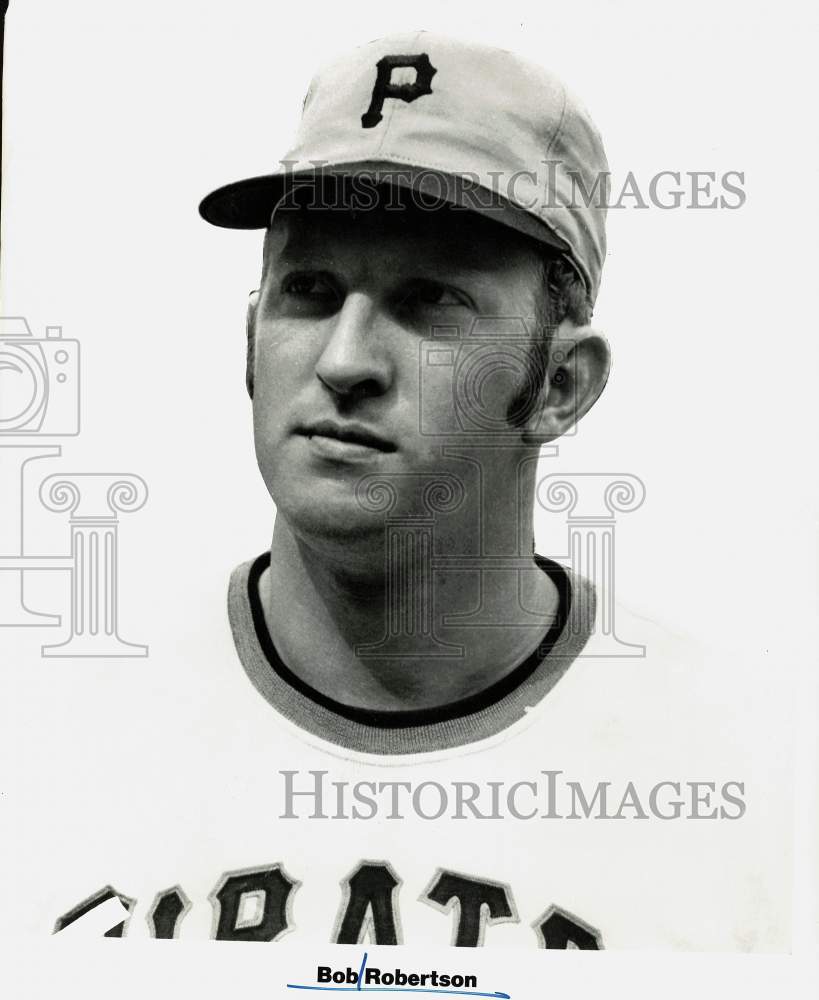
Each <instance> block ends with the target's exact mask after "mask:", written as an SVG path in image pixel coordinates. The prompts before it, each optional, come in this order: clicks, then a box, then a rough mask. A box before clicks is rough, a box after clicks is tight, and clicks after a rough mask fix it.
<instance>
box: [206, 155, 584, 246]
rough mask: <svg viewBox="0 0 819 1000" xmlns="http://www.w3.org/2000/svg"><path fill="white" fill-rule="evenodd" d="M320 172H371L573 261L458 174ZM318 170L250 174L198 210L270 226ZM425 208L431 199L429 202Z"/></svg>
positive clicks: (538, 225)
mask: <svg viewBox="0 0 819 1000" xmlns="http://www.w3.org/2000/svg"><path fill="white" fill-rule="evenodd" d="M319 174H320V175H321V176H333V177H353V176H357V177H361V175H367V176H368V177H370V178H371V179H372V180H374V181H375V182H376V183H381V184H383V183H393V184H398V185H399V186H401V187H405V188H411V189H413V190H415V191H417V192H419V193H420V194H422V195H423V196H424V197H425V198H426V199H432V200H433V201H434V200H438V201H441V202H443V203H446V204H450V205H455V206H457V207H459V208H464V209H469V210H471V211H475V212H478V213H479V214H481V215H484V216H486V217H487V218H490V219H492V220H494V221H495V222H498V223H500V224H502V225H505V226H508V227H509V228H511V229H514V230H516V231H517V232H519V233H523V234H524V235H526V236H529V237H531V238H532V239H535V240H537V241H538V242H540V243H545V244H547V245H549V246H552V247H554V248H555V249H557V250H560V251H562V252H563V253H564V254H566V255H567V256H568V257H569V259H570V260H571V252H570V249H569V246H568V244H567V243H566V242H565V241H564V240H562V239H561V238H560V237H559V236H558V235H557V234H556V233H555V232H554V231H553V230H552V229H550V228H549V227H548V226H547V225H546V224H545V223H544V222H542V221H541V220H540V219H539V218H538V217H537V216H535V215H533V214H532V213H531V212H529V211H527V210H526V209H524V208H522V207H520V206H518V205H515V204H514V203H512V202H510V201H508V200H507V199H505V198H503V197H501V196H500V195H498V194H497V193H495V192H491V191H489V190H488V189H487V188H482V189H480V188H478V189H476V188H475V186H474V185H473V186H472V187H466V186H465V185H464V184H463V183H457V180H458V179H457V178H453V177H451V176H450V175H445V174H440V173H436V172H435V171H432V170H429V169H427V168H421V167H418V168H412V167H407V166H406V165H403V166H401V167H400V168H398V167H396V166H395V165H394V164H360V163H357V164H354V165H349V164H340V165H338V166H333V167H322V169H321V171H320V172H319ZM316 176H317V172H316V171H315V170H305V171H299V172H291V173H278V174H267V175H264V176H261V177H248V178H247V179H245V180H241V181H235V182H234V183H233V184H226V185H224V186H223V187H220V188H217V189H216V190H215V191H211V193H210V194H209V195H207V196H206V197H205V198H203V199H202V202H201V203H200V205H199V214H200V215H201V216H202V218H203V219H205V221H206V222H210V223H211V224H212V225H214V226H221V227H223V228H226V229H267V228H268V226H269V225H270V222H271V218H272V215H273V212H274V210H275V209H276V207H277V206H278V205H279V204H280V202H281V201H282V199H283V198H284V196H285V195H286V194H287V192H288V190H292V189H293V188H296V187H299V186H301V185H304V184H312V183H315V178H316ZM427 207H429V206H428V203H427Z"/></svg>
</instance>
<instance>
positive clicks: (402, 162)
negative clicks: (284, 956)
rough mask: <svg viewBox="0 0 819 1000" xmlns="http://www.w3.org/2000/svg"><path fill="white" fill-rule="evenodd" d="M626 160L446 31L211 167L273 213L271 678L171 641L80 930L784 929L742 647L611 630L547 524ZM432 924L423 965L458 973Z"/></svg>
mask: <svg viewBox="0 0 819 1000" xmlns="http://www.w3.org/2000/svg"><path fill="white" fill-rule="evenodd" d="M605 169H606V167H605V158H604V155H603V151H602V146H601V144H600V139H599V137H598V135H597V133H596V131H595V130H594V127H593V126H592V125H591V123H590V121H589V119H588V117H587V115H586V113H585V112H584V111H583V110H582V109H581V108H580V106H579V105H578V104H577V103H576V102H575V101H574V100H573V98H571V97H570V96H569V95H568V94H567V92H566V91H565V90H564V88H563V87H562V85H561V84H559V83H558V82H557V81H555V80H554V78H552V77H551V76H549V75H547V74H544V73H542V72H541V71H540V70H537V69H535V68H533V67H531V66H528V65H526V64H524V63H522V62H521V61H519V60H518V59H516V58H515V57H513V56H511V55H509V54H508V53H505V52H499V51H497V50H494V49H488V48H484V47H479V46H472V45H465V44H462V43H459V42H455V41H452V40H450V39H444V38H439V37H436V36H432V35H427V34H425V33H420V34H414V35H403V36H398V37H391V38H386V39H382V40H380V41H377V42H373V43H371V44H369V45H367V46H364V47H362V48H360V49H358V50H356V51H355V52H354V53H352V54H350V55H348V56H346V57H345V58H343V59H342V60H340V61H339V62H337V63H335V64H333V65H332V66H330V67H329V68H327V69H326V70H324V71H322V72H321V73H320V74H319V75H318V76H317V77H316V79H315V80H314V81H313V84H312V86H311V88H310V92H309V94H308V97H307V100H306V102H305V109H304V117H303V123H302V128H301V132H300V136H299V140H298V143H297V146H296V148H295V149H294V150H293V151H292V153H291V154H289V155H288V157H287V162H286V164H285V167H284V169H282V170H281V171H279V172H278V173H276V174H274V175H270V176H268V177H262V178H255V179H251V180H249V181H244V182H239V183H238V184H234V185H229V186H228V187H225V188H221V189H219V190H218V191H216V192H214V193H213V194H211V195H209V196H208V197H207V198H206V199H205V200H204V202H203V203H202V205H201V211H202V214H203V215H204V217H205V218H206V219H208V220H209V221H211V222H214V223H216V224H218V225H225V226H234V227H251V228H252V227H256V228H260V229H264V230H265V238H264V251H263V269H262V278H261V282H260V285H259V288H258V290H257V291H256V292H254V293H253V294H252V296H251V300H250V306H249V312H248V324H247V332H248V370H247V375H248V388H249V391H250V395H251V397H252V401H253V422H254V431H255V441H256V453H257V456H258V462H259V467H260V470H261V472H262V476H263V478H264V481H265V484H266V485H267V488H268V490H269V492H270V495H271V497H272V499H273V500H274V501H275V503H276V508H277V511H276V519H275V524H274V528H273V538H272V544H271V547H270V551H269V553H265V554H264V555H262V556H260V557H259V558H257V559H256V560H254V561H252V562H251V563H247V564H244V565H243V566H241V567H239V569H238V570H237V571H236V572H235V573H234V575H233V578H232V580H231V584H230V593H229V598H228V605H229V608H228V609H229V617H230V626H231V629H232V638H233V641H234V642H235V647H236V649H237V650H238V653H239V658H240V659H241V662H242V664H243V666H244V668H245V671H246V673H247V675H248V677H249V679H250V681H251V682H252V683H247V682H246V680H245V678H243V677H242V676H241V675H239V674H237V664H236V662H235V654H234V652H233V648H232V645H231V638H230V636H229V635H228V634H227V629H226V628H225V629H224V631H223V632H217V634H214V635H213V636H210V634H209V638H208V644H207V645H208V654H207V656H206V657H204V658H203V662H202V663H201V664H199V663H197V664H193V665H191V664H187V665H184V666H183V667H182V668H181V669H179V670H177V671H172V670H168V671H165V672H164V674H163V680H162V685H163V687H162V696H161V697H159V698H152V706H153V708H152V713H151V717H150V718H146V719H144V720H143V719H141V718H136V719H134V720H133V721H132V722H131V723H130V730H129V736H130V740H129V743H128V746H130V747H134V746H136V747H139V748H140V752H139V753H138V754H136V753H133V754H132V756H131V758H127V757H126V759H125V760H124V761H121V762H120V766H119V768H118V774H119V778H118V780H119V783H120V786H121V787H122V788H123V789H125V790H127V807H128V813H129V815H130V814H131V813H132V812H134V813H135V814H136V815H145V816H150V817H151V818H152V822H151V823H142V824H141V825H140V826H139V828H138V829H134V830H132V829H131V828H130V826H129V824H123V823H119V824H115V823H114V821H113V820H111V819H110V818H109V811H110V810H109V808H108V804H107V802H106V801H105V799H103V800H102V803H101V805H100V809H99V815H96V814H95V816H94V817H89V818H88V819H87V827H88V829H93V830H94V831H95V837H94V841H93V843H91V844H90V845H89V846H87V847H83V845H74V846H73V847H72V849H71V852H70V862H71V863H70V865H69V864H68V863H63V864H60V863H59V862H60V857H59V855H58V856H57V857H56V858H52V857H51V856H49V858H48V859H47V862H48V864H49V865H51V866H52V867H58V868H59V871H60V875H61V886H62V887H61V890H60V892H61V895H60V896H59V898H58V897H57V895H56V891H55V893H54V894H53V897H52V898H51V903H50V905H52V906H53V908H52V909H51V911H50V914H51V919H52V920H53V919H54V915H55V914H60V915H59V916H58V917H57V919H56V924H53V925H52V926H53V927H54V929H55V930H56V931H58V932H60V933H66V932H67V933H78V932H81V931H82V929H83V928H85V929H86V930H88V931H89V932H97V933H105V934H107V935H108V936H123V935H127V936H129V937H130V936H138V935H140V934H142V935H150V936H152V937H157V938H173V937H177V936H179V937H183V938H191V939H192V938H196V937H212V938H217V939H223V940H224V939H227V940H245V941H260V942H271V941H276V942H279V941H281V942H282V943H283V944H285V945H286V944H287V943H288V942H295V943H298V944H302V945H308V946H310V947H311V949H314V950H315V955H316V957H317V959H319V962H318V967H317V972H316V982H315V983H312V984H311V983H306V984H301V985H307V986H317V987H319V988H321V987H320V984H321V983H328V982H333V983H337V982H339V980H338V979H337V978H333V975H334V972H335V973H336V974H339V975H341V977H342V980H343V982H344V983H345V984H355V982H356V980H355V979H354V978H350V977H352V976H353V975H354V974H355V970H352V966H350V971H349V972H347V971H346V970H343V969H342V970H341V971H339V969H338V968H337V969H335V970H332V969H330V967H329V966H328V965H327V964H326V962H327V961H329V959H325V958H324V956H325V955H326V954H327V945H328V944H329V943H338V944H362V943H364V942H371V943H375V944H380V945H387V944H393V945H394V944H407V945H412V946H416V947H418V948H422V947H423V948H429V947H430V946H432V947H435V946H438V945H441V944H446V943H447V941H449V942H451V943H452V944H453V945H457V946H460V947H476V946H479V945H484V944H486V945H487V946H493V947H503V946H512V947H524V948H527V947H528V948H532V947H539V948H550V949H564V948H581V949H587V950H594V949H599V948H601V947H603V946H604V944H605V946H606V947H615V948H617V947H620V948H625V947H640V948H689V949H693V948H728V949H736V948H743V949H755V948H776V947H782V942H783V941H785V940H786V939H787V937H786V935H787V930H786V924H787V916H786V909H785V907H786V902H785V903H783V901H782V898H781V894H777V893H776V892H775V890H774V888H773V885H774V882H775V877H776V874H777V867H776V865H770V864H768V865H766V866H765V868H764V870H762V871H761V870H760V864H759V852H758V848H759V840H760V836H761V831H762V830H763V829H764V831H765V833H766V834H767V833H769V831H770V825H769V823H768V825H766V826H765V827H764V828H763V827H760V826H759V823H760V820H759V818H758V815H757V816H753V815H747V816H746V809H745V802H744V785H743V784H742V780H741V778H742V774H743V771H744V768H745V767H749V768H751V766H752V765H751V761H750V757H749V753H748V750H747V748H745V747H742V748H736V747H734V746H733V745H732V744H731V743H730V741H725V740H722V739H721V738H718V737H720V735H721V727H722V726H723V724H724V717H723V716H721V715H720V714H719V708H720V705H721V704H724V703H725V692H722V693H720V690H719V688H720V683H721V680H720V672H719V669H718V665H717V666H716V667H715V665H714V663H713V662H710V661H708V660H707V659H706V658H703V657H702V656H700V655H699V654H697V655H695V654H694V653H692V652H691V651H690V650H689V649H688V648H687V647H684V646H683V644H682V643H681V642H680V641H679V640H676V639H673V640H670V639H669V637H668V636H664V635H662V634H661V633H659V631H658V630H656V629H654V628H653V627H652V626H650V625H649V624H648V623H646V622H632V626H631V627H632V628H634V629H635V630H638V629H639V631H634V632H633V633H632V635H633V637H634V638H636V639H639V640H640V642H641V643H645V646H646V649H647V650H648V654H649V655H648V656H646V657H645V658H640V657H635V658H631V659H629V658H620V659H617V658H611V657H610V654H609V652H608V651H607V647H606V642H605V640H606V638H607V637H608V638H609V639H610V638H611V634H612V626H611V621H610V620H609V621H607V620H606V619H605V615H603V616H602V618H601V620H600V621H599V622H598V621H596V618H598V617H600V616H599V615H598V613H597V612H596V610H595V594H594V591H593V588H592V587H591V585H590V584H589V583H588V582H586V581H585V580H584V579H583V578H582V576H580V575H579V574H576V573H573V572H570V571H568V570H566V569H565V568H563V567H561V566H560V565H558V564H557V563H555V562H552V561H551V560H548V559H546V558H544V557H542V556H540V555H533V530H532V513H533V507H534V502H535V493H536V486H537V476H536V466H537V459H538V451H539V448H540V446H541V445H542V444H543V443H544V442H550V441H553V440H555V439H556V438H558V437H560V436H561V435H562V434H564V433H565V432H566V431H567V430H568V429H570V428H571V427H572V426H573V425H574V424H575V422H576V421H577V420H578V419H579V418H581V417H582V416H583V415H584V414H585V413H586V412H587V411H588V410H589V408H590V407H591V406H592V405H593V404H594V402H595V400H596V399H597V397H598V396H599V394H600V392H601V390H602V388H603V386H604V383H605V381H606V377H607V373H608V368H609V355H608V348H607V346H606V343H605V340H604V339H603V338H602V336H601V335H600V334H598V333H596V332H594V331H592V330H591V329H590V328H589V326H588V322H589V319H590V315H591V309H592V307H593V305H594V300H595V296H596V294H597V290H598V287H599V280H600V271H601V267H602V262H603V258H604V254H605V240H604V209H603V208H602V207H599V206H598V204H597V200H596V199H595V198H588V199H587V198H583V197H574V195H573V192H574V193H576V189H578V190H579V188H580V186H581V184H582V188H583V190H584V191H585V192H587V193H589V192H591V191H593V190H594V189H595V187H596V185H597V183H598V181H599V180H600V176H601V173H602V172H604V171H605ZM202 627H203V628H204V623H202ZM185 678H189V681H188V682H186V681H185ZM558 681H559V682H560V683H557V682H558ZM175 686H178V687H179V688H180V690H175ZM157 690H158V689H157ZM710 703H713V704H714V706H715V709H714V711H713V712H712V711H711V710H710V708H709V705H710ZM182 705H183V706H184V711H180V706H182ZM715 734H716V736H715ZM763 749H764V748H762V747H760V753H761V752H762V751H763ZM146 754H148V755H149V756H148V760H149V761H151V760H152V761H154V766H153V768H152V780H151V782H150V783H146V782H145V781H144V775H143V774H142V769H144V767H145V761H144V759H143V757H144V755H146ZM203 755H204V757H205V766H202V765H203V760H202V758H203ZM129 761H130V762H129ZM752 770H753V771H754V773H762V771H761V769H760V770H756V767H755V766H754V768H753V769H752ZM145 788H149V791H140V789H145ZM123 794H125V793H123ZM141 799H143V800H144V801H140V800H141ZM689 819H697V820H703V819H710V820H711V823H710V824H702V823H688V822H687V821H688V820H689ZM600 820H612V821H613V822H611V823H608V822H600ZM629 821H632V822H629ZM740 821H741V822H740ZM703 838H704V839H703ZM703 844H705V845H706V847H707V849H706V848H705V847H703ZM44 863H45V862H44ZM783 864H784V862H783ZM103 872H104V874H102V873H103ZM49 878H50V876H48V875H47V874H46V875H44V876H43V877H42V878H41V879H40V882H41V883H43V884H45V883H47V882H48V881H49ZM108 879H110V880H111V881H109V882H107V884H104V883H103V880H108ZM69 882H70V885H69ZM101 884H102V888H98V887H99V886H100V885H101ZM92 887H97V888H96V891H94V892H93V893H92V894H91V895H89V894H88V893H89V890H90V889H91V888H92ZM77 899H83V902H81V903H79V904H75V905H73V906H71V905H70V902H71V901H72V900H77ZM32 905H33V904H32ZM37 905H38V912H42V911H43V905H42V901H41V900H38V904H37ZM72 928H73V930H72ZM783 928H785V930H783ZM291 932H292V933H291ZM425 954H426V952H424V951H418V952H417V953H416V955H415V957H414V958H413V959H412V962H413V965H412V969H409V968H407V967H406V963H405V962H404V956H402V960H401V964H402V965H405V968H407V971H405V972H402V973H401V975H406V976H407V980H406V982H408V985H410V986H422V987H426V986H440V985H441V983H440V982H438V981H437V979H433V978H432V973H431V972H429V970H428V968H427V966H425V965H424V961H425ZM333 960H335V958H334V957H333ZM339 961H341V960H339ZM344 961H345V962H346V961H347V959H346V958H345V959H344ZM358 961H360V956H357V957H356V966H357V967H358ZM462 964H463V963H462ZM453 968H454V965H453ZM280 969H281V970H283V971H282V976H283V977H285V976H287V975H288V972H287V963H286V962H284V961H282V962H281V963H280ZM466 971H468V970H466ZM389 975H390V976H392V977H393V978H392V979H391V980H389V979H385V980H384V981H383V982H379V981H378V980H377V979H376V980H374V979H372V978H370V979H368V980H366V982H365V985H371V986H379V985H382V986H395V985H397V986H402V985H404V981H402V980H400V978H399V977H398V976H397V973H396V974H393V973H389ZM410 975H411V976H413V977H415V978H414V979H413V980H410V979H409V977H410ZM447 975H448V973H447ZM459 975H460V973H459ZM424 976H426V977H427V978H426V979H424V978H423V977H424ZM436 976H437V973H436ZM282 981H285V980H284V979H283V980H282ZM464 983H465V980H464ZM350 988H352V986H351V987H350ZM490 988H493V987H491V984H490Z"/></svg>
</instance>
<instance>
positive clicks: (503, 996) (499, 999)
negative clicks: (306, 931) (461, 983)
mask: <svg viewBox="0 0 819 1000" xmlns="http://www.w3.org/2000/svg"><path fill="white" fill-rule="evenodd" d="M366 965H367V952H366V951H365V952H364V957H363V958H362V959H361V966H360V968H359V970H358V979H357V981H356V984H355V986H303V985H302V984H300V983H288V984H287V988H288V989H289V990H321V991H322V992H331V993H359V992H360V993H438V994H448V995H449V996H461V997H490V998H492V1000H511V997H510V995H509V994H508V993H502V992H501V991H500V990H495V992H494V993H480V992H478V990H448V989H444V988H442V987H441V988H437V989H436V988H432V989H430V988H427V987H418V986H362V985H361V984H362V982H363V981H364V969H365V967H366Z"/></svg>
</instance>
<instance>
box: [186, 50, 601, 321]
mask: <svg viewBox="0 0 819 1000" xmlns="http://www.w3.org/2000/svg"><path fill="white" fill-rule="evenodd" d="M323 173H327V174H334V175H339V174H341V175H344V176H352V177H354V178H357V177H360V176H361V175H365V176H369V177H370V178H372V179H374V180H377V181H378V182H379V183H382V182H393V183H398V184H401V185H403V186H407V187H410V188H412V189H414V190H417V191H420V192H423V193H425V195H426V196H435V197H437V198H439V199H441V200H443V201H445V202H450V203H454V204H458V205H462V206H464V207H467V208H470V209H473V210H475V211H478V212H481V213H482V214H486V215H489V216H491V217H492V218H495V219H496V220H497V221H498V222H499V223H503V224H504V225H508V226H511V227H512V228H514V229H516V230H518V231H520V232H523V233H526V234H527V235H529V236H531V237H534V238H535V239H537V240H540V241H541V242H544V243H547V244H550V245H552V246H554V247H556V248H557V249H558V250H560V251H561V252H562V253H563V254H564V255H565V256H566V257H567V258H568V259H569V260H570V261H571V262H572V263H573V265H574V266H575V268H576V269H577V271H578V272H579V273H580V275H581V276H582V278H583V280H584V283H585V285H586V289H587V291H588V295H589V299H590V301H591V302H592V303H593V302H594V300H595V298H596V296H597V290H598V288H599V284H600V272H601V270H602V267H603V261H604V258H605V253H606V233H605V217H606V207H605V206H606V199H607V184H608V164H607V162H606V155H605V152H604V150H603V144H602V141H601V138H600V135H599V133H598V132H597V129H596V128H595V126H594V124H593V123H592V121H591V119H590V118H589V116H588V114H587V112H586V111H585V109H584V108H583V107H582V105H581V104H580V103H579V102H578V101H577V100H576V99H575V98H574V97H573V96H572V95H571V94H570V93H569V92H568V91H567V90H566V88H565V87H564V85H563V84H562V83H561V82H560V81H559V80H558V79H557V78H556V77H555V76H553V75H552V74H550V73H548V72H546V71H545V70H543V69H541V68H540V67H538V66H535V65H533V64H531V63H528V62H525V61H524V60H522V59H520V58H519V57H518V56H516V55H513V54H512V53H510V52H506V51H503V50H501V49H496V48H490V47H487V46H483V45H474V44H471V43H470V44H467V43H464V42H460V41H456V40H454V39H451V38H445V37H442V36H439V35H434V34H430V33H428V32H423V31H422V32H415V33H412V34H401V35H392V36H390V37H387V38H381V39H378V40H377V41H375V42H371V43H369V44H368V45H364V46H361V47H360V48H357V49H355V50H354V51H353V52H351V53H348V54H347V55H345V56H344V57H343V58H340V59H338V60H336V61H335V62H333V63H331V64H329V65H328V66H326V67H324V68H323V69H322V70H320V71H319V73H318V74H317V75H316V76H315V77H314V79H313V81H312V83H311V84H310V89H309V91H308V93H307V97H306V98H305V102H304V112H303V115H302V120H301V125H300V128H299V132H298V135H297V137H296V143H295V145H294V147H293V148H292V149H291V150H290V151H289V152H288V153H287V154H286V156H285V157H284V158H283V159H282V160H281V161H280V164H279V167H278V168H277V169H276V170H275V171H274V172H273V173H270V174H266V175H264V176H261V177H251V178H248V179H247V180H241V181H236V182H234V183H232V184H228V185H226V186H225V187H221V188H218V189H217V190H216V191H213V192H211V194H209V195H207V197H206V198H204V200H203V201H202V203H201V205H200V206H199V211H200V213H201V215H202V217H203V218H205V219H206V220H207V221H208V222H211V223H213V224H214V225H217V226H226V227H229V228H234V229H262V228H267V226H268V225H269V224H270V219H271V214H272V212H273V209H274V208H275V207H276V205H277V204H278V203H279V201H280V200H281V198H282V196H283V195H284V194H285V193H286V192H287V190H288V185H292V184H293V183H294V182H295V183H297V184H298V183H304V182H305V181H307V182H309V181H310V180H311V178H312V179H313V180H314V179H315V177H316V175H317V174H323Z"/></svg>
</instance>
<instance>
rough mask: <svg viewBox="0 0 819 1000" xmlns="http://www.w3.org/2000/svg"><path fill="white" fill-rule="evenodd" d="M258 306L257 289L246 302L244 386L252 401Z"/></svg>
mask: <svg viewBox="0 0 819 1000" xmlns="http://www.w3.org/2000/svg"><path fill="white" fill-rule="evenodd" d="M258 306H259V289H258V288H257V289H256V290H255V291H253V292H251V293H250V295H249V296H248V300H247V321H246V324H245V330H246V333H247V365H246V368H245V385H246V386H247V394H248V396H250V398H251V399H253V364H254V360H255V357H256V310H257V308H258Z"/></svg>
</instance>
